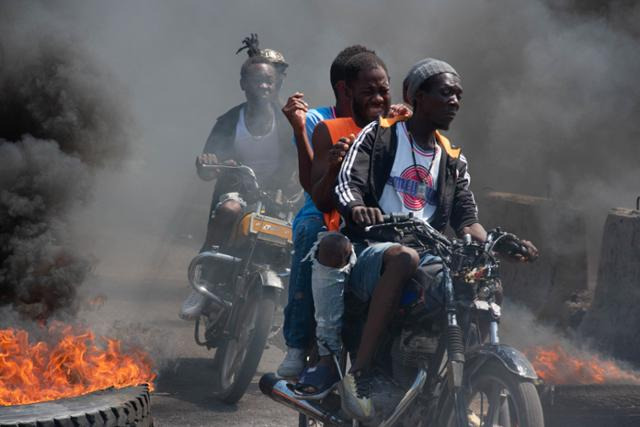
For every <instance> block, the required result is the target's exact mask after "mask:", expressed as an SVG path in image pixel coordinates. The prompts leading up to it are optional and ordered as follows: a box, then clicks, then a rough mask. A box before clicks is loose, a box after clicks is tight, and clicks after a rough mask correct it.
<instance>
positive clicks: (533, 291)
mask: <svg viewBox="0 0 640 427" xmlns="http://www.w3.org/2000/svg"><path fill="white" fill-rule="evenodd" d="M478 206H479V215H480V222H481V223H482V224H483V225H484V226H485V227H486V228H487V229H489V228H495V227H497V226H500V227H501V228H502V229H503V230H506V231H509V232H512V233H514V234H516V235H517V236H518V237H520V238H523V239H527V240H530V241H532V242H533V243H534V244H535V245H536V247H537V248H538V249H539V250H540V258H539V259H538V261H537V262H535V263H532V264H521V263H512V262H507V261H504V262H503V263H502V278H503V284H504V293H505V296H507V297H509V298H511V299H513V300H516V301H519V302H522V303H524V304H525V305H526V306H528V307H529V308H530V309H531V310H532V311H533V312H534V313H535V314H536V316H537V317H538V318H539V319H541V320H546V321H549V322H552V323H555V324H557V325H558V326H561V327H567V326H575V325H574V323H575V321H574V320H573V318H572V316H573V315H574V313H573V312H572V309H570V308H569V306H570V302H571V301H572V299H574V298H575V295H577V294H579V293H581V292H585V291H586V290H587V288H588V271H587V250H586V237H585V228H586V227H585V220H584V217H583V215H582V214H581V212H580V211H578V210H576V209H573V208H571V207H570V206H568V205H567V204H566V203H562V202H557V201H554V200H550V199H546V198H541V197H533V196H525V195H520V194H512V193H499V192H490V193H486V194H484V195H481V196H480V197H479V198H478Z"/></svg>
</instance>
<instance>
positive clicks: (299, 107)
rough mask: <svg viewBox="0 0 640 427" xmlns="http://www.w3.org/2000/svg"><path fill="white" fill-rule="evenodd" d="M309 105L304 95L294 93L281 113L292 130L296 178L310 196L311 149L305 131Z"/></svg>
mask: <svg viewBox="0 0 640 427" xmlns="http://www.w3.org/2000/svg"><path fill="white" fill-rule="evenodd" d="M308 110H309V105H308V104H307V103H306V102H305V100H304V94H303V93H301V92H296V93H294V94H293V95H291V96H290V97H289V99H287V103H286V104H285V106H284V107H282V112H283V113H284V115H285V116H286V117H287V119H288V120H289V123H290V124H291V127H292V129H293V139H294V140H295V142H296V149H297V150H296V151H297V152H298V176H299V179H300V185H301V186H302V188H304V191H306V192H307V193H309V194H311V162H312V161H313V149H312V148H311V145H310V144H309V136H308V135H307V131H306V127H305V124H306V119H307V111H308Z"/></svg>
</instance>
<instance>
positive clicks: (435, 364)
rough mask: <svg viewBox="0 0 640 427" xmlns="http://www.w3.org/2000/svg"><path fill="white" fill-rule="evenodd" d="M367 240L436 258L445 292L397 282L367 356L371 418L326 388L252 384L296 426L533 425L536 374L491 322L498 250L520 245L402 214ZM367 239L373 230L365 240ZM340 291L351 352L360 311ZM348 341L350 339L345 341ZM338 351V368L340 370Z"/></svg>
mask: <svg viewBox="0 0 640 427" xmlns="http://www.w3.org/2000/svg"><path fill="white" fill-rule="evenodd" d="M366 231H367V232H368V233H369V234H370V235H373V236H372V239H375V240H380V241H394V240H395V241H399V242H402V243H403V244H405V245H407V246H410V247H413V248H414V249H416V250H417V251H418V253H420V254H423V253H425V252H427V251H428V252H429V253H430V254H434V255H437V256H438V257H439V258H440V261H441V269H442V274H441V275H439V276H438V277H441V287H440V289H443V290H444V294H443V295H442V297H441V300H440V301H439V304H437V305H438V309H436V310H433V309H432V308H430V309H429V310H427V309H426V304H427V300H428V299H429V298H431V295H430V294H429V293H428V290H427V288H426V287H424V286H421V285H420V284H419V281H418V282H416V281H413V280H412V281H411V283H410V284H408V285H407V286H406V287H405V290H404V293H403V296H402V302H401V306H400V309H399V312H398V313H397V316H395V319H394V321H393V322H392V325H391V327H390V328H389V329H390V332H389V333H387V334H386V336H385V337H383V338H382V339H381V344H380V345H379V347H378V350H377V352H376V355H375V357H374V366H375V367H374V370H373V379H372V397H371V398H372V402H373V405H374V408H375V413H376V417H375V419H373V420H369V421H368V422H366V423H358V422H356V421H355V420H350V419H349V418H348V417H347V416H346V414H345V413H344V412H343V411H342V410H341V408H340V398H339V396H338V395H337V393H336V392H335V391H334V392H332V393H330V394H329V395H328V396H327V397H326V398H325V399H324V400H319V401H318V400H313V401H312V400H302V399H300V398H299V396H296V395H295V394H294V391H293V390H294V389H293V385H292V384H290V383H288V382H287V381H286V380H283V379H279V378H277V377H276V376H274V375H273V374H265V375H264V376H263V377H262V378H261V380H260V389H261V391H262V392H263V393H264V394H266V395H267V396H269V397H271V398H272V399H273V400H275V401H276V402H279V403H282V404H284V405H286V406H288V407H290V408H293V409H294V410H296V411H298V412H299V414H300V416H299V425H300V426H309V425H319V424H322V425H325V426H356V425H365V426H369V425H371V426H384V427H391V426H411V427H414V426H419V427H426V426H438V427H440V426H446V427H470V426H473V427H486V426H492V427H496V426H502V427H506V426H510V427H515V426H519V427H541V426H543V425H544V419H543V414H542V406H541V404H540V398H539V396H538V392H537V390H536V387H535V383H536V381H537V375H536V372H535V370H534V368H533V366H532V365H531V363H530V362H529V361H528V360H527V359H526V357H525V356H524V354H522V353H521V352H520V351H518V350H516V349H515V348H512V347H509V346H507V345H504V344H501V343H500V338H499V333H498V325H499V321H500V315H501V311H500V309H501V308H500V304H501V299H502V287H501V286H502V285H501V282H500V278H499V267H500V262H499V260H498V259H497V257H496V252H500V253H503V254H505V253H506V254H509V255H516V254H519V255H521V256H524V257H526V256H528V250H527V247H526V246H525V245H523V244H522V242H521V241H520V240H519V239H518V238H517V237H516V236H515V235H513V234H510V233H506V232H504V231H501V230H500V229H496V230H492V231H490V232H489V233H488V237H487V240H486V241H485V242H473V241H472V240H471V236H469V235H466V236H464V238H463V239H453V240H450V239H449V238H447V237H446V236H444V235H443V234H441V233H439V232H438V231H436V230H435V229H433V227H431V226H430V225H429V224H428V223H427V222H425V221H423V220H421V219H418V218H413V217H412V216H410V215H390V216H386V217H385V222H384V223H382V224H379V225H374V226H371V227H367V229H366ZM370 237H371V236H370ZM353 298H355V297H354V296H353V295H351V296H350V295H349V294H348V293H346V294H345V299H346V301H345V306H346V310H345V319H344V328H343V341H344V343H345V351H344V352H345V353H346V352H351V353H352V354H353V352H354V351H355V350H356V349H357V339H356V340H353V339H352V338H349V337H350V336H351V337H353V336H357V337H359V336H360V331H354V330H353V329H354V327H356V328H357V325H358V324H363V322H364V320H363V316H366V311H367V307H366V305H365V303H363V302H361V301H353V300H352V301H350V300H349V299H353ZM350 341H351V342H350ZM346 359H347V358H346V357H345V355H343V356H342V360H341V368H342V371H343V372H344V369H345V368H346Z"/></svg>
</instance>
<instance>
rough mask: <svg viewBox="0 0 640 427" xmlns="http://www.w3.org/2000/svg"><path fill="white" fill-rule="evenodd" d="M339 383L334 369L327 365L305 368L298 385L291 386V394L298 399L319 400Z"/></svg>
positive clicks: (338, 377)
mask: <svg viewBox="0 0 640 427" xmlns="http://www.w3.org/2000/svg"><path fill="white" fill-rule="evenodd" d="M339 383H340V376H339V375H338V372H336V370H335V369H331V367H330V366H327V365H316V366H310V367H308V368H305V370H304V371H303V372H302V374H301V375H300V379H299V380H298V383H297V384H296V385H294V386H292V391H293V394H294V395H295V397H296V398H298V399H303V400H321V399H324V398H325V397H326V396H327V395H328V394H329V393H330V392H331V390H333V389H334V388H335V387H336V386H337V385H338V384H339Z"/></svg>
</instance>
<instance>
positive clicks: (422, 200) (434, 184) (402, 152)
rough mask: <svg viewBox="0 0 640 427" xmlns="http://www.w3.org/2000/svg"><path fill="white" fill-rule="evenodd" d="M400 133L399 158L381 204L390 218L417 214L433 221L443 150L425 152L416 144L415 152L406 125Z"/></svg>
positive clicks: (399, 125) (397, 150)
mask: <svg viewBox="0 0 640 427" xmlns="http://www.w3.org/2000/svg"><path fill="white" fill-rule="evenodd" d="M397 133H398V147H397V148H396V157H395V160H394V162H393V167H392V168H391V173H390V174H389V179H388V180H387V182H386V184H385V186H384V190H383V191H382V197H381V198H380V200H379V204H380V208H381V209H382V210H383V212H384V213H386V214H389V213H413V215H414V216H416V217H419V218H423V219H426V220H429V218H431V216H432V215H433V214H434V213H435V211H436V208H437V207H438V193H437V188H438V172H439V170H440V160H441V159H442V149H441V148H440V147H439V146H438V145H437V144H436V146H435V149H433V150H424V149H422V148H420V147H419V146H418V145H417V144H415V143H414V144H413V148H412V147H411V141H410V139H409V138H410V137H409V133H408V132H407V128H406V126H405V123H403V122H401V123H398V125H397ZM412 151H413V155H412V154H411V152H412ZM414 155H415V163H414Z"/></svg>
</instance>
